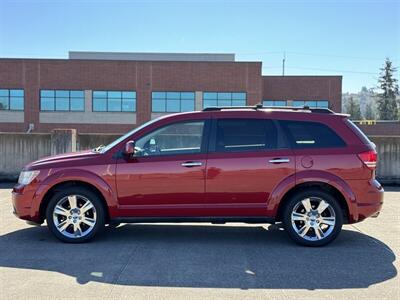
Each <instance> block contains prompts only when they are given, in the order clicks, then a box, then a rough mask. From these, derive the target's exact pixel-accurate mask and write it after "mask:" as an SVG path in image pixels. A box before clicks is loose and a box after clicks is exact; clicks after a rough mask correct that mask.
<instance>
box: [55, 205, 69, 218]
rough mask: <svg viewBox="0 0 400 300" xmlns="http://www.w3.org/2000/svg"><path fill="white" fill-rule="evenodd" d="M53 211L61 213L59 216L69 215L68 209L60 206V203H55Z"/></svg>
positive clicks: (57, 213)
mask: <svg viewBox="0 0 400 300" xmlns="http://www.w3.org/2000/svg"><path fill="white" fill-rule="evenodd" d="M54 213H55V214H56V215H61V216H65V217H67V216H68V215H69V212H68V210H67V209H65V208H64V207H62V206H61V205H56V207H55V208H54Z"/></svg>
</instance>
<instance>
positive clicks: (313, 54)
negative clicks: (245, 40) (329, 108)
mask: <svg viewBox="0 0 400 300" xmlns="http://www.w3.org/2000/svg"><path fill="white" fill-rule="evenodd" d="M284 52H286V53H287V54H293V55H304V56H320V57H335V58H346V59H361V60H380V61H384V60H385V59H386V57H385V58H382V57H381V58H378V57H363V56H347V55H336V54H327V53H307V52H296V51H268V52H252V53H245V52H242V53H236V54H237V55H271V54H280V55H282V53H284ZM391 60H392V61H397V60H398V59H397V58H394V59H391Z"/></svg>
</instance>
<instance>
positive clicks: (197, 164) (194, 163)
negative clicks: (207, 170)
mask: <svg viewBox="0 0 400 300" xmlns="http://www.w3.org/2000/svg"><path fill="white" fill-rule="evenodd" d="M202 165H203V163H202V162H200V161H187V162H184V163H181V166H182V167H186V168H193V167H201V166H202Z"/></svg>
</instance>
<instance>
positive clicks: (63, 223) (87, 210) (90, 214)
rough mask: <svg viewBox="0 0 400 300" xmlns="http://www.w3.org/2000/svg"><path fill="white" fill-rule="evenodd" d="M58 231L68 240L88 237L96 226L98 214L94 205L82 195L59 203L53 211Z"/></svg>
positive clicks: (73, 196)
mask: <svg viewBox="0 0 400 300" xmlns="http://www.w3.org/2000/svg"><path fill="white" fill-rule="evenodd" d="M53 221H54V225H55V227H56V228H57V230H58V231H59V232H60V233H61V234H62V235H64V236H66V237H68V238H80V237H84V236H86V235H88V234H89V233H90V232H91V231H92V230H93V228H94V226H95V225H96V221H97V213H96V208H95V207H94V205H93V203H92V202H91V201H90V200H89V199H88V198H86V197H84V196H82V195H69V196H66V197H63V198H62V199H61V200H60V201H58V202H57V204H56V205H55V207H54V209H53Z"/></svg>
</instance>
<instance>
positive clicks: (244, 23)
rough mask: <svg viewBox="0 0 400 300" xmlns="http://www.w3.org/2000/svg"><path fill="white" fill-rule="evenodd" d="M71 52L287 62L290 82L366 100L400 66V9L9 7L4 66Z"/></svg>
mask: <svg viewBox="0 0 400 300" xmlns="http://www.w3.org/2000/svg"><path fill="white" fill-rule="evenodd" d="M69 50H75V51H77V50H81V51H117V52H228V53H236V54H237V56H236V58H237V60H246V61H262V62H263V74H266V75H280V74H281V73H282V57H283V52H286V74H287V75H343V92H347V91H350V92H356V91H358V90H360V89H361V87H362V86H363V85H365V86H367V87H374V86H375V85H376V80H377V76H378V75H377V74H378V71H379V68H380V67H381V66H382V64H383V61H384V59H385V57H390V58H391V59H392V60H394V63H395V65H396V66H399V65H400V2H399V1H385V0H380V1H345V0H337V1H329V0H325V1H254V0H253V1H251V0H248V1H222V0H216V1H210V0H202V1H182V0H181V1H177V0H176V1H160V0H159V1H151V0H150V1H149V0H148V1H75V0H68V1H67V0H65V1H57V0H53V1H35V0H31V1H27V0H25V1H18V0H13V1H8V0H0V57H28V58H67V56H68V51H69ZM398 74H399V73H397V74H396V76H397V77H398Z"/></svg>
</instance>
